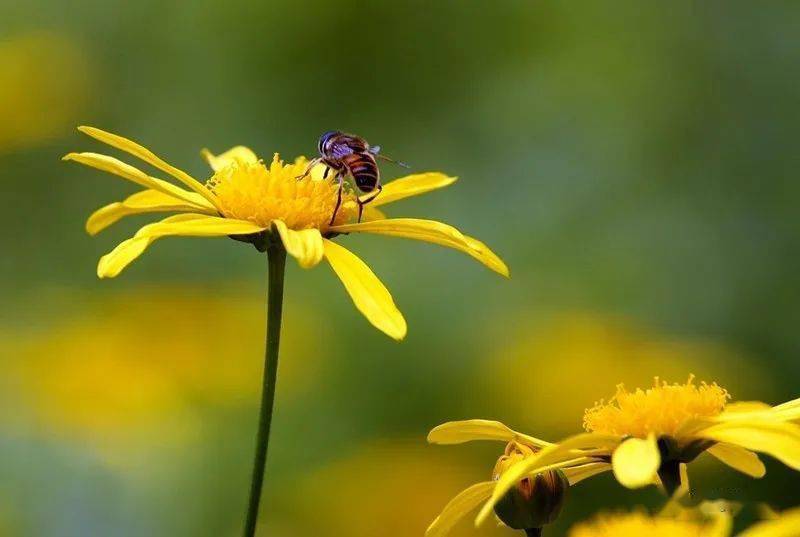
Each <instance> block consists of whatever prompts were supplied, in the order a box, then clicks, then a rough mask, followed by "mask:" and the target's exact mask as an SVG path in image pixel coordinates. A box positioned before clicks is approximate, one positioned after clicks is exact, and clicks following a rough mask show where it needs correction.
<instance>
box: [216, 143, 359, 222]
mask: <svg viewBox="0 0 800 537" xmlns="http://www.w3.org/2000/svg"><path fill="white" fill-rule="evenodd" d="M306 166H308V161H307V160H306V159H304V158H302V157H301V158H298V159H297V160H296V161H295V162H294V163H293V164H284V162H283V161H282V160H280V157H279V156H278V154H277V153H276V154H275V156H274V157H273V159H272V163H271V164H270V165H269V167H267V166H266V165H265V164H264V163H263V162H254V163H246V162H232V163H231V164H229V165H228V166H226V167H225V168H223V169H221V170H219V171H218V172H217V173H216V174H215V175H214V176H213V177H212V178H211V179H210V180H209V181H208V187H209V188H210V189H211V191H212V192H213V193H214V194H215V195H216V196H217V198H218V200H219V204H220V207H221V211H222V213H223V215H224V216H226V217H228V218H236V219H239V220H249V221H251V222H255V223H256V224H259V225H262V226H269V225H270V224H271V223H272V221H273V220H282V221H283V222H284V223H285V224H286V225H287V226H288V227H289V228H290V229H294V230H300V229H310V228H316V229H319V230H320V231H322V232H323V233H324V232H325V231H326V230H327V229H328V226H329V224H330V220H331V216H332V215H333V212H334V209H335V208H336V199H337V191H338V189H339V184H338V182H336V181H335V180H334V179H333V174H332V173H331V174H329V176H328V178H327V179H323V178H322V172H321V170H320V168H322V167H321V166H318V167H317V168H315V169H314V170H313V173H311V174H309V175H307V176H305V177H303V178H301V179H298V177H299V176H301V175H303V173H304V172H305V170H306ZM355 207H356V204H355V196H354V195H353V194H352V193H351V192H350V191H348V190H344V191H343V192H342V204H341V207H339V210H338V211H337V213H336V219H335V221H334V224H335V225H336V224H343V223H345V222H347V221H348V220H350V218H351V217H352V216H353V214H354V212H355Z"/></svg>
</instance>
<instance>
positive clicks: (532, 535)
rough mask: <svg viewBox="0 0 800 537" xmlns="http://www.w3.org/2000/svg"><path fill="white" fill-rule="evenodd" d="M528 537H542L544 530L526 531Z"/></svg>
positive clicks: (530, 529)
mask: <svg viewBox="0 0 800 537" xmlns="http://www.w3.org/2000/svg"><path fill="white" fill-rule="evenodd" d="M525 535H526V537H541V535H542V528H528V529H526V530H525Z"/></svg>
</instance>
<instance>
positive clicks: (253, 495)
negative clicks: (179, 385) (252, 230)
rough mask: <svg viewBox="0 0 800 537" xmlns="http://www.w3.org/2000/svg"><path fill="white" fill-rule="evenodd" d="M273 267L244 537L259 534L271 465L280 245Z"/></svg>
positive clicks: (282, 260) (272, 254) (272, 251)
mask: <svg viewBox="0 0 800 537" xmlns="http://www.w3.org/2000/svg"><path fill="white" fill-rule="evenodd" d="M267 260H268V265H269V284H268V287H267V344H266V352H265V354H264V381H263V385H262V388H261V411H260V413H259V416H258V436H257V437H256V454H255V458H254V462H253V478H252V481H251V483H250V504H249V506H248V508H247V520H246V521H245V525H244V536H245V537H253V536H254V535H255V534H256V522H257V520H258V506H259V504H260V502H261V488H262V485H263V483H264V467H265V466H266V463H267V448H268V447H269V428H270V425H271V424H272V408H273V403H274V402H275V380H276V377H277V374H278V346H279V345H280V339H281V316H282V310H283V273H284V269H285V268H286V250H284V249H283V246H282V245H280V244H273V245H271V246H270V247H269V248H268V249H267Z"/></svg>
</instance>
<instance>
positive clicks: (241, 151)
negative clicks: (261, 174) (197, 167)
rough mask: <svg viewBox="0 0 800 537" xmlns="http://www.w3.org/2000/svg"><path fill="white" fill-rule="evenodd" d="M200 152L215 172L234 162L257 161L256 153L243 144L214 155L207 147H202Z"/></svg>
mask: <svg viewBox="0 0 800 537" xmlns="http://www.w3.org/2000/svg"><path fill="white" fill-rule="evenodd" d="M200 154H201V155H203V158H204V159H206V162H208V165H209V166H211V169H212V170H214V171H215V172H218V171H220V170H221V169H223V168H225V167H227V166H229V165H230V164H231V163H234V162H236V163H239V164H253V163H256V162H258V157H257V156H256V154H255V153H253V151H252V150H251V149H250V148H249V147H245V146H243V145H237V146H236V147H232V148H230V149H228V150H227V151H225V152H224V153H221V154H219V155H214V154H213V153H212V152H211V151H209V150H208V149H203V150H202V151H201V152H200Z"/></svg>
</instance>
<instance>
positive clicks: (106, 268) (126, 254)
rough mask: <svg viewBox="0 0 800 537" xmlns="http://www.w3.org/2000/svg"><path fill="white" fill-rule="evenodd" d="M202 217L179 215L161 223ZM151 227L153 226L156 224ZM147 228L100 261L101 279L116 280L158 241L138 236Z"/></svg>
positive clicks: (123, 242) (98, 264) (98, 270)
mask: <svg viewBox="0 0 800 537" xmlns="http://www.w3.org/2000/svg"><path fill="white" fill-rule="evenodd" d="M201 216H202V215H197V214H178V215H175V216H170V217H168V218H165V219H164V220H162V221H161V223H168V222H186V221H189V220H195V219H197V218H199V217H201ZM149 225H150V226H153V225H155V224H149ZM147 227H148V226H144V227H143V228H142V229H140V230H139V232H138V233H137V234H136V235H134V236H133V237H132V238H130V239H127V240H125V241H122V242H121V243H119V244H118V245H117V247H116V248H114V249H113V250H111V251H110V252H109V253H107V254H106V255H104V256H103V257H101V258H100V261H99V262H98V263H97V276H98V277H99V278H114V277H116V276H118V275H119V273H120V272H122V270H123V269H124V268H125V267H127V266H128V265H130V264H131V263H132V262H133V261H134V260H135V259H136V258H137V257H139V256H140V255H142V254H143V253H144V251H145V250H146V249H147V247H148V246H150V244H152V243H153V241H154V240H156V239H155V237H153V238H151V237H141V236H138V234H139V233H141V232H142V230H144V229H145V228H147Z"/></svg>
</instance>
